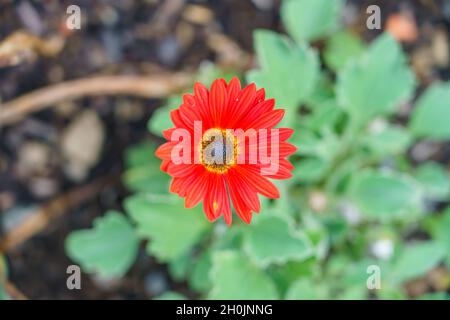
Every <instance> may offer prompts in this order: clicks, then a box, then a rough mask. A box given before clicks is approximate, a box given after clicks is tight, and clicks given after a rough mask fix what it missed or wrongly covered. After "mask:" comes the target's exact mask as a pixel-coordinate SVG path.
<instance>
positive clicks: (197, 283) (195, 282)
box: [189, 251, 212, 292]
mask: <svg viewBox="0 0 450 320" xmlns="http://www.w3.org/2000/svg"><path fill="white" fill-rule="evenodd" d="M211 260H212V255H211V252H209V251H205V252H203V253H202V254H201V255H200V256H199V257H198V258H197V259H196V260H195V263H194V267H193V269H192V273H191V275H190V277H189V284H190V285H191V287H192V288H193V289H194V290H196V291H199V292H207V291H208V290H209V289H210V288H211V280H210V279H209V272H210V270H211V266H212V261H211Z"/></svg>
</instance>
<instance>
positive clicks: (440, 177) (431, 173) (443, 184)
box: [415, 162, 450, 200]
mask: <svg viewBox="0 0 450 320" xmlns="http://www.w3.org/2000/svg"><path fill="white" fill-rule="evenodd" d="M415 178H416V179H417V180H418V181H419V182H420V183H421V184H422V186H423V187H424V188H425V193H426V194H427V195H428V196H429V197H431V198H434V199H438V200H448V199H449V196H450V179H449V176H448V172H447V170H446V168H445V167H444V166H442V165H441V164H439V163H436V162H427V163H424V164H422V165H421V166H419V167H418V168H417V170H416V173H415Z"/></svg>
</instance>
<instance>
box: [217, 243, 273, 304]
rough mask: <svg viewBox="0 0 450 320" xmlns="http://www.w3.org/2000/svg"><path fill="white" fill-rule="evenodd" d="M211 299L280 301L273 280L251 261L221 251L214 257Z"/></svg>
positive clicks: (233, 253)
mask: <svg viewBox="0 0 450 320" xmlns="http://www.w3.org/2000/svg"><path fill="white" fill-rule="evenodd" d="M210 278H211V281H212V283H213V288H212V290H211V292H210V298H211V299H227V300H228V299H233V300H266V299H278V292H277V290H276V287H275V284H274V283H273V282H272V280H271V279H270V278H269V277H268V276H267V275H266V274H265V273H264V272H263V271H262V270H261V269H260V268H259V267H257V266H256V265H254V264H252V263H251V261H250V260H248V259H246V257H244V256H243V255H241V254H239V253H238V252H235V251H221V252H217V253H216V254H214V256H213V263H212V269H211V276H210Z"/></svg>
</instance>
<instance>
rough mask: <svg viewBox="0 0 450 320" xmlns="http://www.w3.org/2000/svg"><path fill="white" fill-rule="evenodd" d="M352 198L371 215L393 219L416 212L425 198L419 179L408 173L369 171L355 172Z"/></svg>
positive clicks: (362, 209) (363, 210)
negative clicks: (418, 183)
mask: <svg viewBox="0 0 450 320" xmlns="http://www.w3.org/2000/svg"><path fill="white" fill-rule="evenodd" d="M350 188H351V190H350V192H351V197H352V198H353V200H354V201H355V203H356V205H357V206H358V207H359V208H360V209H361V211H362V213H364V214H366V215H367V216H368V217H370V218H378V219H389V218H393V217H397V216H398V215H401V214H406V213H407V214H411V213H412V212H416V211H417V210H418V208H419V205H420V201H421V193H420V188H419V186H418V185H417V182H416V181H414V180H413V179H411V178H410V177H408V176H406V175H401V174H396V173H390V172H377V171H370V170H366V171H363V172H357V173H355V175H354V177H353V179H352V183H351V187H350Z"/></svg>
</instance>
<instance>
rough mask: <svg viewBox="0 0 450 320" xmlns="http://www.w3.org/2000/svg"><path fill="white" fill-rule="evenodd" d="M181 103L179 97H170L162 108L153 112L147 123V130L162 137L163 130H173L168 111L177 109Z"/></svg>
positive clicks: (180, 97)
mask: <svg viewBox="0 0 450 320" xmlns="http://www.w3.org/2000/svg"><path fill="white" fill-rule="evenodd" d="M182 101H183V99H182V96H181V95H176V96H172V97H170V98H169V99H168V100H167V102H166V104H165V105H164V106H162V107H160V108H158V109H156V110H155V112H154V113H153V115H152V116H151V118H150V120H149V121H148V123H147V127H148V130H149V131H150V132H151V133H153V134H154V135H157V136H160V137H162V132H163V131H164V130H166V129H169V128H173V123H172V119H171V118H170V111H172V110H174V109H176V108H178V106H179V105H180V104H181V102H182Z"/></svg>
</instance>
